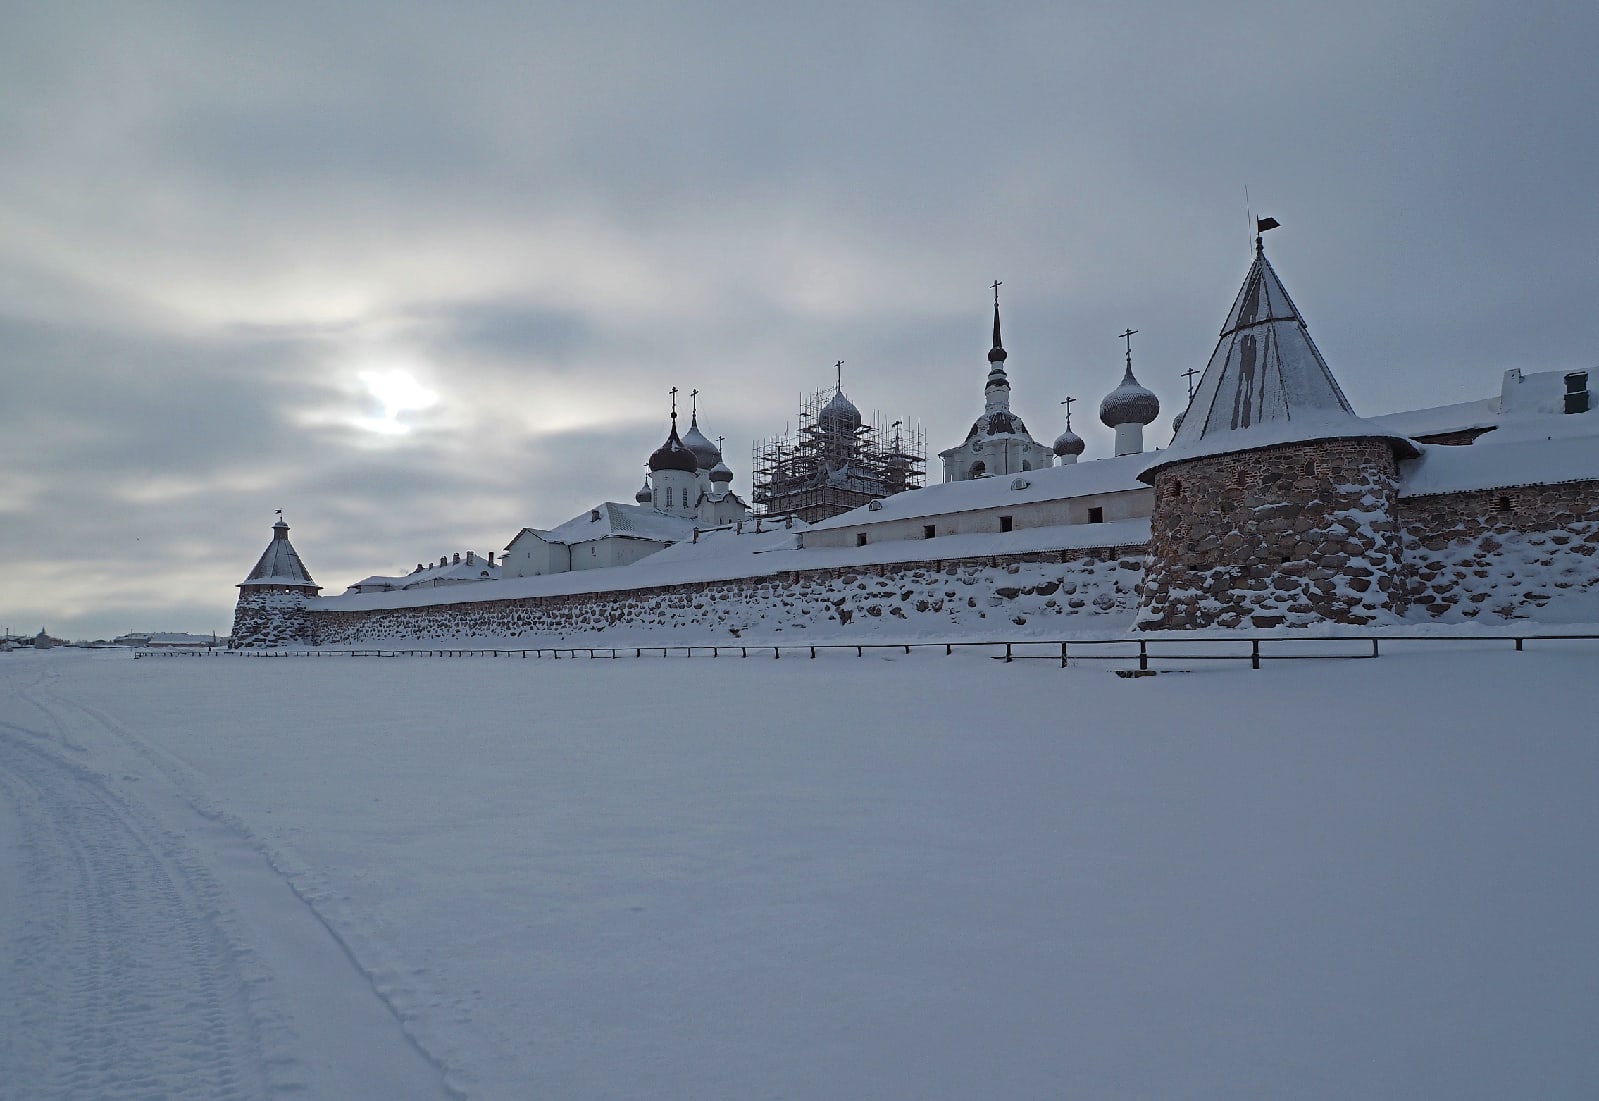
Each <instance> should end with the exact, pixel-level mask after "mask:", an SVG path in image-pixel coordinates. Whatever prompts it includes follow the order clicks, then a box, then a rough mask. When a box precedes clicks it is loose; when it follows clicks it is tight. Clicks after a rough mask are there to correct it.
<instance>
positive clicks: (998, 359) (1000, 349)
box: [988, 279, 1006, 371]
mask: <svg viewBox="0 0 1599 1101" xmlns="http://www.w3.org/2000/svg"><path fill="white" fill-rule="evenodd" d="M1004 285H1005V284H1004V283H1002V282H1000V281H999V280H998V279H996V280H994V346H993V347H992V348H990V349H989V350H988V362H990V363H997V364H999V365H1000V366H999V370H1001V371H1003V370H1004V369H1005V367H1004V364H1005V358H1006V357H1005V343H1004V341H1002V340H1000V338H999V288H1000V287H1002V286H1004Z"/></svg>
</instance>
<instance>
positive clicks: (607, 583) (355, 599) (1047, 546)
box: [311, 460, 1149, 611]
mask: <svg viewBox="0 0 1599 1101" xmlns="http://www.w3.org/2000/svg"><path fill="white" fill-rule="evenodd" d="M1104 461H1106V462H1109V461H1110V460H1104ZM1045 473H1047V472H1045ZM960 484H962V485H969V484H970V483H960ZM918 492H922V493H925V492H928V491H927V490H920V491H918ZM906 496H911V494H907V495H906ZM795 538H796V533H795V532H790V531H782V532H770V531H767V532H761V533H759V534H756V533H754V532H750V533H748V534H743V535H737V534H734V533H733V532H728V531H719V532H713V533H710V534H708V535H703V536H701V538H700V541H699V542H698V543H679V544H678V545H677V546H675V547H671V548H668V549H667V550H664V551H661V552H659V553H657V554H652V555H651V556H650V557H648V558H646V559H644V560H643V561H642V562H638V563H636V564H634V565H631V566H621V567H617V568H614V569H606V570H582V571H579V572H575V573H558V574H547V575H545V576H543V577H518V578H512V579H509V580H503V581H481V582H478V583H477V584H475V585H456V586H450V587H448V588H443V589H420V590H418V589H413V590H408V591H404V592H389V593H349V594H345V595H343V596H332V597H325V598H323V599H321V600H317V601H315V602H314V603H313V604H312V605H311V607H313V608H314V609H316V610H319V611H320V610H328V611H366V610H372V609H379V608H416V607H423V606H429V605H435V604H460V603H468V602H472V601H479V600H509V599H514V598H517V597H531V596H570V595H574V594H578V593H595V592H614V591H617V590H623V589H646V588H657V587H662V586H670V585H682V584H689V583H694V582H704V581H721V580H731V579H734V578H741V577H761V576H765V575H768V574H775V573H784V572H789V571H805V570H820V569H832V568H836V567H847V566H868V565H880V564H887V563H893V562H919V561H924V560H926V559H928V558H929V557H933V556H931V555H929V553H928V551H929V545H928V543H926V542H923V541H914V542H885V543H874V544H871V545H869V546H865V547H830V548H818V549H810V550H799V549H796V548H795V545H794V543H795ZM1148 541H1149V521H1148V520H1147V519H1146V520H1122V521H1118V522H1115V523H1108V524H1092V525H1088V524H1076V525H1062V526H1060V527H1048V528H1027V529H1025V530H1022V531H1011V532H990V533H984V534H974V535H951V536H946V537H943V538H940V539H939V540H937V544H936V549H937V551H938V553H937V555H936V557H937V558H938V559H940V560H945V561H947V560H950V559H959V558H981V557H984V556H988V555H1005V554H1028V553H1032V552H1035V551H1054V550H1077V549H1082V548H1088V547H1116V546H1141V545H1143V544H1145V543H1147V542H1148Z"/></svg>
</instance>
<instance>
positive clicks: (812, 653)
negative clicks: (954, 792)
mask: <svg viewBox="0 0 1599 1101" xmlns="http://www.w3.org/2000/svg"><path fill="white" fill-rule="evenodd" d="M1518 649H1519V647H1518ZM815 656H816V647H814V646H812V647H811V657H813V658H814V657H815Z"/></svg>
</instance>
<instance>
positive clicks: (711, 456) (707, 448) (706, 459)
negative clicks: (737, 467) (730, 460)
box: [683, 413, 722, 470]
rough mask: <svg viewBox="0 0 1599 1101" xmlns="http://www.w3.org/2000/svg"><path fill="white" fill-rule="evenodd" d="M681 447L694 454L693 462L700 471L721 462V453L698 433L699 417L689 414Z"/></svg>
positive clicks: (702, 434)
mask: <svg viewBox="0 0 1599 1101" xmlns="http://www.w3.org/2000/svg"><path fill="white" fill-rule="evenodd" d="M683 445H684V446H685V447H687V448H688V449H689V450H690V451H692V452H694V462H695V463H696V464H697V465H698V466H699V468H700V469H701V470H709V469H710V468H711V467H713V466H715V465H716V464H717V463H719V462H721V461H722V453H721V451H719V450H718V449H717V447H716V445H715V444H714V443H712V442H711V441H710V438H709V437H707V436H706V435H705V433H703V432H701V431H700V416H699V414H698V413H694V414H691V415H690V417H689V421H688V432H687V433H686V434H685V435H684V436H683Z"/></svg>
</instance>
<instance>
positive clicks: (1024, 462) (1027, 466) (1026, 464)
mask: <svg viewBox="0 0 1599 1101" xmlns="http://www.w3.org/2000/svg"><path fill="white" fill-rule="evenodd" d="M1022 469H1023V470H1031V469H1033V464H1032V463H1030V462H1028V461H1027V460H1026V459H1023V460H1022Z"/></svg>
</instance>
